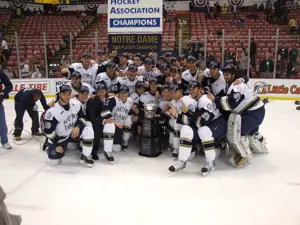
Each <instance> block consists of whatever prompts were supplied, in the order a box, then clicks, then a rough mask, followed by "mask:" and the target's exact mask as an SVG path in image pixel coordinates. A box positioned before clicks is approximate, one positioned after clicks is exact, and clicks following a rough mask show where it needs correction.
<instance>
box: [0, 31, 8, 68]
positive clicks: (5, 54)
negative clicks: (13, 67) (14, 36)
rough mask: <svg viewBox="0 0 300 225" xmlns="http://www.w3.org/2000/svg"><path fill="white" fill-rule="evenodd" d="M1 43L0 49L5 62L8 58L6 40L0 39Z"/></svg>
mask: <svg viewBox="0 0 300 225" xmlns="http://www.w3.org/2000/svg"><path fill="white" fill-rule="evenodd" d="M0 42H1V49H2V54H3V55H4V56H5V62H7V61H8V58H9V48H8V44H7V42H6V40H5V39H4V38H2V37H1V38H0ZM4 67H6V63H5V64H4Z"/></svg>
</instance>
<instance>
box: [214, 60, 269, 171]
mask: <svg viewBox="0 0 300 225" xmlns="http://www.w3.org/2000/svg"><path fill="white" fill-rule="evenodd" d="M223 73H224V77H225V80H226V82H227V83H228V86H229V90H228V91H227V96H224V97H214V96H213V95H212V94H211V93H209V94H208V97H209V98H210V99H211V100H212V101H213V102H215V104H216V107H217V109H220V110H224V111H229V112H231V114H230V116H229V119H228V128H227V141H228V144H229V146H230V149H231V150H232V151H233V156H232V157H231V158H230V160H229V162H230V163H231V164H232V165H233V166H235V167H242V166H244V165H246V164H247V163H249V162H250V160H251V158H252V153H251V151H252V152H253V153H267V152H268V150H267V148H266V145H265V142H264V138H263V136H262V135H261V134H260V133H259V132H258V129H259V126H260V125H261V124H262V122H263V120H264V117H265V107H264V103H263V102H262V101H261V100H260V98H259V97H258V96H257V95H255V94H254V93H253V91H252V90H251V88H249V87H248V85H246V84H245V83H240V84H238V85H234V84H233V82H234V81H235V79H236V71H235V68H234V67H233V66H231V65H228V66H227V67H225V68H224V69H223ZM250 148H251V150H250Z"/></svg>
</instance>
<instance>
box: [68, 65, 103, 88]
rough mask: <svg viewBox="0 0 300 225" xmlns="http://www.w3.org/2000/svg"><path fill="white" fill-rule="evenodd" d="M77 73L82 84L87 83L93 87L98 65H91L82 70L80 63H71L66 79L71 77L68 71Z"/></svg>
mask: <svg viewBox="0 0 300 225" xmlns="http://www.w3.org/2000/svg"><path fill="white" fill-rule="evenodd" d="M72 70H74V71H77V72H79V73H80V74H81V80H82V82H85V83H88V84H89V85H91V86H92V87H95V80H96V76H97V71H98V65H97V64H92V65H91V66H90V67H89V68H88V69H87V70H86V69H84V68H83V66H82V63H72V64H71V66H70V67H69V72H68V78H69V79H70V77H71V75H72V74H71V72H70V71H72Z"/></svg>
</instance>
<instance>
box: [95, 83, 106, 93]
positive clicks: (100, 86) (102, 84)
mask: <svg viewBox="0 0 300 225" xmlns="http://www.w3.org/2000/svg"><path fill="white" fill-rule="evenodd" d="M100 90H107V86H106V84H105V83H103V82H101V83H99V84H98V87H97V91H100Z"/></svg>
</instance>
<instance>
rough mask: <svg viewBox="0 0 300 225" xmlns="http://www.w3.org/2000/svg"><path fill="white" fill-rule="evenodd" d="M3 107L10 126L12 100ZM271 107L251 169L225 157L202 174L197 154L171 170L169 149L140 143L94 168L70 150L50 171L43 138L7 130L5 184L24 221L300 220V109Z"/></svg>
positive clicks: (293, 224) (266, 223) (49, 224)
mask: <svg viewBox="0 0 300 225" xmlns="http://www.w3.org/2000/svg"><path fill="white" fill-rule="evenodd" d="M4 105H5V109H6V117H7V124H8V125H9V127H8V128H9V130H11V129H12V128H13V126H12V124H13V120H14V116H15V113H14V109H13V101H12V100H7V101H5V102H4ZM266 111H267V112H266V117H265V121H264V123H263V125H262V126H261V132H262V133H263V134H264V136H265V137H266V138H267V144H268V148H269V152H270V153H269V154H268V155H261V156H258V155H256V156H255V157H254V159H253V161H252V164H251V165H249V166H248V167H247V168H242V169H236V168H233V167H232V166H230V165H228V163H227V158H228V157H227V156H226V155H223V156H221V157H220V158H219V159H218V160H217V165H216V171H215V172H214V173H212V174H211V175H209V176H207V177H202V176H201V174H200V171H201V167H202V165H203V164H204V158H203V156H197V158H196V159H194V160H193V161H192V162H190V163H189V164H188V167H187V168H186V169H185V171H183V172H180V173H177V174H170V173H169V172H168V167H169V166H170V165H171V164H172V163H173V160H172V159H171V155H170V153H168V152H164V154H163V155H161V156H160V157H158V158H145V157H140V156H139V155H138V149H137V147H136V146H135V147H132V148H131V149H130V150H129V152H121V153H119V154H115V159H116V161H115V163H114V164H113V165H112V164H109V163H108V162H106V161H105V160H104V156H103V155H102V154H100V157H101V160H100V161H99V162H96V163H95V166H94V168H91V169H89V168H83V167H82V166H80V165H79V164H78V158H79V154H78V152H76V151H69V152H68V153H67V155H66V157H65V158H64V161H63V163H62V164H61V165H59V166H57V167H54V168H53V167H50V166H48V165H47V163H46V155H45V153H44V152H42V151H41V150H40V143H39V142H38V140H35V139H33V140H31V141H30V142H29V143H27V144H24V145H16V144H15V143H14V142H13V138H12V135H11V134H10V135H9V138H10V142H11V145H12V146H13V149H12V150H10V151H4V150H3V149H1V148H0V185H1V186H2V187H3V188H4V190H5V192H6V193H7V198H6V203H7V206H8V208H9V211H10V212H11V213H14V214H20V215H21V216H22V220H23V222H22V225H82V224H88V225H100V224H101V225H166V224H167V225H183V224H184V225H227V224H228V225H229V224H230V225H232V224H241V225H253V224H256V225H277V224H278V225H299V224H300V147H299V138H300V111H297V110H295V105H294V102H292V101H276V102H275V101H274V102H270V103H269V104H267V105H266ZM28 118H29V116H28V115H25V119H26V120H27V122H25V129H27V130H29V131H30V126H31V121H30V119H28ZM22 137H23V139H24V140H23V142H24V141H26V140H28V138H29V134H27V133H26V132H23V135H22ZM20 143H22V142H20Z"/></svg>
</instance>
